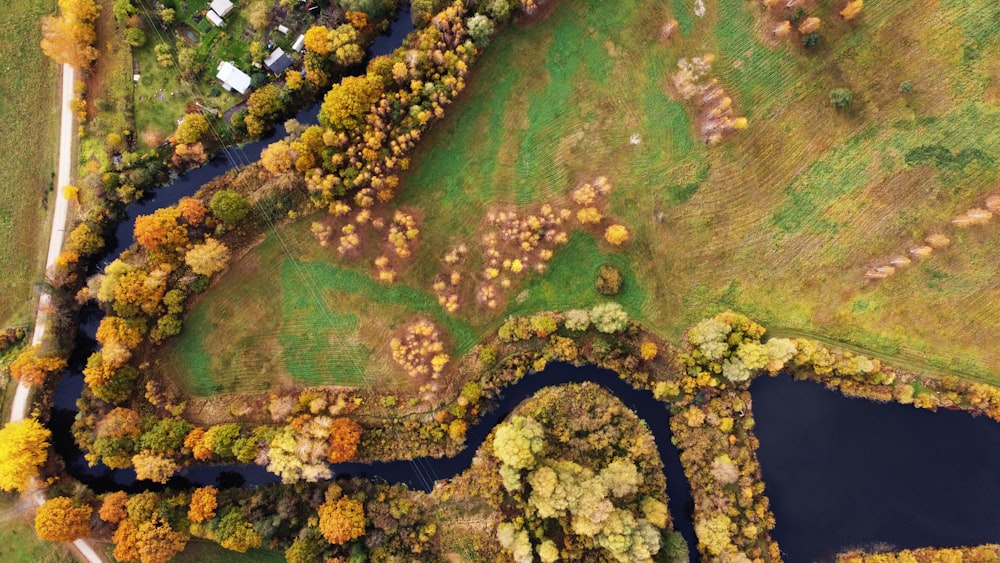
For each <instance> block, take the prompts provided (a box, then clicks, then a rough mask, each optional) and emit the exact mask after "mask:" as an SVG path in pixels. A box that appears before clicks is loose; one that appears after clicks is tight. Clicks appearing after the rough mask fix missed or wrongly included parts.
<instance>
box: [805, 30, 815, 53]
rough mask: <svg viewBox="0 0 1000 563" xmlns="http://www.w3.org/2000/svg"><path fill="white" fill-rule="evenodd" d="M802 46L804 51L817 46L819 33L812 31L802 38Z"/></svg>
mask: <svg viewBox="0 0 1000 563" xmlns="http://www.w3.org/2000/svg"><path fill="white" fill-rule="evenodd" d="M802 45H803V46H804V47H805V48H806V49H812V48H813V47H815V46H816V45H819V33H816V32H815V31H813V32H812V33H807V34H805V35H803V36H802Z"/></svg>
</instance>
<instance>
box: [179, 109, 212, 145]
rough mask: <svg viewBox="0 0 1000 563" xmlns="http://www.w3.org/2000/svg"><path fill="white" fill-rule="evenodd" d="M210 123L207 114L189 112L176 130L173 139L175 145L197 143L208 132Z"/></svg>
mask: <svg viewBox="0 0 1000 563" xmlns="http://www.w3.org/2000/svg"><path fill="white" fill-rule="evenodd" d="M208 129H209V125H208V120H207V119H205V116H204V115H202V114H200V113H189V114H187V115H185V116H184V118H183V119H182V120H181V122H180V123H179V124H177V130H176V131H174V135H173V137H172V138H173V141H174V144H175V145H181V144H184V145H187V144H190V143H196V142H198V141H200V140H201V138H202V137H203V136H204V135H205V133H208Z"/></svg>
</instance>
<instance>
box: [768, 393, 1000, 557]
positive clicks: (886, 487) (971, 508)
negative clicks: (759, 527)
mask: <svg viewBox="0 0 1000 563" xmlns="http://www.w3.org/2000/svg"><path fill="white" fill-rule="evenodd" d="M751 392H752V394H753V403H754V404H753V410H754V415H755V417H756V420H757V430H756V432H757V437H758V438H759V439H760V450H759V452H758V457H759V459H760V463H761V466H762V470H763V473H764V482H765V483H766V485H767V491H766V492H767V495H768V496H769V497H770V499H771V507H772V510H773V511H774V516H775V519H776V520H777V526H776V528H775V530H774V539H775V540H777V542H778V544H779V545H780V546H781V548H782V552H783V553H784V555H785V561H788V562H790V563H798V562H810V561H832V560H833V556H834V555H835V554H836V553H837V552H838V551H841V550H844V549H846V548H849V547H870V546H876V545H879V544H883V545H889V546H893V547H894V548H896V549H904V548H915V547H927V546H940V547H957V546H963V545H978V544H983V543H996V542H1000V510H998V507H1000V424H997V423H995V422H993V421H991V420H989V419H986V418H976V417H973V416H971V415H969V414H967V413H964V412H960V411H944V410H941V411H938V412H930V411H927V410H923V409H917V408H914V407H913V406H912V405H900V404H897V403H888V404H879V403H875V402H872V401H868V400H864V399H854V398H847V397H844V396H842V395H840V394H839V393H834V392H831V391H828V390H826V389H825V388H824V387H823V386H821V385H819V384H817V383H814V382H798V381H793V380H792V379H791V378H790V377H788V376H781V377H778V378H767V377H764V378H761V379H759V380H757V381H755V382H754V383H753V386H752V387H751Z"/></svg>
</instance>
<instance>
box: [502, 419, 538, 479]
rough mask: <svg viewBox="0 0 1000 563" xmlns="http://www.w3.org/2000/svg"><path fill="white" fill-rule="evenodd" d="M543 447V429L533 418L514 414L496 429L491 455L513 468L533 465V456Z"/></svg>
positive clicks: (526, 467) (527, 467)
mask: <svg viewBox="0 0 1000 563" xmlns="http://www.w3.org/2000/svg"><path fill="white" fill-rule="evenodd" d="M544 447H545V430H544V429H543V428H542V425H541V424H538V422H536V421H535V419H533V418H528V417H524V416H520V415H516V416H514V417H512V418H511V419H510V421H509V422H507V423H505V424H503V425H502V426H500V427H499V428H497V430H496V434H494V436H493V455H495V456H497V458H498V459H499V460H500V461H501V462H503V464H504V465H507V466H510V467H512V468H514V469H530V468H532V467H534V466H535V456H536V455H537V454H539V453H540V452H541V451H542V448H544Z"/></svg>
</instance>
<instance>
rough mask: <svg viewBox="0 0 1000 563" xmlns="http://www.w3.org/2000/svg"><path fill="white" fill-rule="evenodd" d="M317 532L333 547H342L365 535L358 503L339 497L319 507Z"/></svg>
mask: <svg viewBox="0 0 1000 563" xmlns="http://www.w3.org/2000/svg"><path fill="white" fill-rule="evenodd" d="M319 530H320V532H321V533H322V534H323V537H325V538H326V539H327V541H329V542H330V543H332V544H334V545H343V544H344V543H347V542H349V541H351V540H353V539H354V538H359V537H361V536H363V535H364V533H365V513H364V507H363V506H362V505H361V503H360V502H358V501H356V500H353V499H350V498H347V497H341V498H339V499H337V500H328V501H327V502H325V503H323V504H322V505H321V506H320V507H319Z"/></svg>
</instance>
